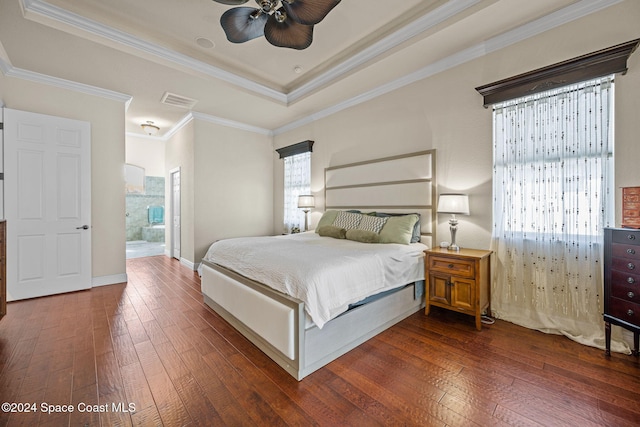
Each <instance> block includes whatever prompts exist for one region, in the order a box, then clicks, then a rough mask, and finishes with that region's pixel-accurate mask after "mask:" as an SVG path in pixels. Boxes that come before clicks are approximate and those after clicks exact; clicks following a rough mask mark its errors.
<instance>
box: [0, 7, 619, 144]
mask: <svg viewBox="0 0 640 427" xmlns="http://www.w3.org/2000/svg"><path fill="white" fill-rule="evenodd" d="M21 1H22V2H23V4H24V7H27V6H28V7H33V5H37V7H36V9H37V8H39V7H40V5H46V6H47V7H53V6H50V5H48V4H47V3H45V2H43V1H41V0H21ZM622 1H624V0H580V1H578V2H576V3H574V4H572V5H570V6H567V7H565V8H563V9H560V10H558V11H556V12H553V13H551V14H549V15H546V16H544V17H542V18H539V19H537V20H535V21H531V22H529V23H527V24H524V25H522V26H520V27H518V28H515V29H513V30H511V31H508V32H506V33H503V34H501V35H498V36H495V37H493V38H491V39H488V40H486V41H484V42H482V43H479V44H476V45H474V46H472V47H470V48H467V49H464V50H462V51H459V52H457V53H455V54H453V55H450V56H448V57H446V58H443V59H441V60H440V61H437V62H435V63H432V64H429V65H427V66H426V67H423V68H421V69H419V70H417V71H415V72H413V73H410V74H408V75H405V76H403V77H400V78H398V79H396V80H393V81H390V82H388V83H386V84H384V85H381V86H379V87H377V88H375V89H372V90H370V91H367V92H364V93H362V94H360V95H357V96H355V97H352V98H350V99H347V100H345V101H343V102H340V103H338V104H335V105H333V106H331V107H328V108H325V109H322V110H319V111H317V112H315V113H313V114H311V115H308V116H306V117H303V118H301V119H298V120H295V121H293V122H290V123H288V124H286V125H284V126H281V127H278V128H276V129H274V130H269V129H265V128H260V127H257V126H252V125H249V124H245V123H241V122H237V121H233V120H228V119H224V118H220V117H216V116H211V115H208V114H203V113H196V112H192V113H189V114H187V115H186V116H185V117H184V118H183V119H182V120H181V121H180V122H178V123H177V124H176V125H175V126H174V127H173V128H171V130H169V131H168V132H167V133H166V134H164V135H163V136H162V137H153V138H155V139H158V138H159V139H163V140H168V139H169V138H171V137H172V136H173V135H175V133H176V132H178V131H179V130H180V129H181V128H182V127H183V126H185V125H186V124H187V123H189V122H190V121H191V120H193V119H194V118H197V119H199V120H204V121H207V122H210V123H215V124H218V125H221V126H227V127H232V128H235V129H239V130H245V131H249V132H255V133H259V134H262V135H267V136H275V135H280V134H283V133H286V132H288V131H291V130H293V129H296V128H299V127H301V126H304V125H307V124H309V123H312V122H314V121H317V120H320V119H322V118H324V117H328V116H330V115H332V114H335V113H338V112H340V111H343V110H345V109H347V108H350V107H353V106H356V105H359V104H361V103H364V102H367V101H370V100H372V99H374V98H377V97H379V96H382V95H384V94H387V93H389V92H392V91H394V90H397V89H400V88H402V87H404V86H407V85H410V84H412V83H415V82H417V81H420V80H423V79H425V78H428V77H430V76H433V75H435V74H437V73H440V72H442V71H446V70H448V69H451V68H453V67H456V66H458V65H461V64H463V63H465V62H468V61H471V60H474V59H477V58H480V57H482V56H484V55H487V54H489V53H492V52H495V51H497V50H500V49H503V48H505V47H507V46H510V45H512V44H515V43H517V42H520V41H522V40H526V39H527V38H530V37H533V36H536V35H538V34H540V33H543V32H545V31H548V30H551V29H553V28H556V27H558V26H561V25H564V24H566V23H568V22H571V21H573V20H576V19H579V18H582V17H584V16H587V15H589V14H591V13H594V12H598V11H600V10H603V9H606V8H608V7H610V6H613V5H615V4H617V3H620V2H622ZM467 3H468V2H467ZM471 3H473V1H471ZM462 4H466V3H465V2H460V3H458V6H459V7H462ZM467 7H469V6H467ZM36 9H34V10H36ZM55 9H57V8H55ZM34 10H32V11H34ZM60 10H61V11H63V10H62V9H60ZM36 13H38V12H36ZM450 13H452V11H450ZM456 13H458V12H456ZM68 14H69V12H67V11H63V16H67V15H68ZM45 16H47V15H45ZM78 18H79V20H80V22H82V21H86V20H85V19H84V18H81V17H78ZM432 18H434V19H435V17H432ZM441 19H442V17H441ZM98 25H99V24H98ZM413 31H419V30H418V29H417V28H414V29H413ZM422 31H424V30H422ZM396 34H397V33H396ZM416 34H417V33H416ZM394 36H395V34H394ZM399 37H401V36H400V35H399ZM404 37H409V36H408V35H407V34H405V35H404ZM409 38H410V37H409ZM134 40H135V39H134ZM387 42H390V41H389V40H387ZM0 47H1V45H0ZM379 52H380V53H379V54H381V53H382V52H383V51H382V50H379ZM357 60H363V58H360V59H356V61H357ZM196 62H197V61H196ZM336 68H337V67H336ZM0 71H2V73H3V74H4V75H6V76H10V77H16V78H22V79H27V80H31V81H35V82H37V83H43V84H49V85H53V86H57V87H61V88H65V89H70V90H75V91H78V92H83V93H87V94H90V95H95V96H101V97H105V98H108V99H113V100H116V101H120V102H124V103H125V105H126V107H127V108H128V106H129V104H130V103H131V101H132V99H133V98H132V97H131V96H130V95H125V94H121V93H118V92H114V91H110V90H106V89H102V88H98V87H94V86H89V85H85V84H82V83H76V82H72V81H69V80H64V79H59V78H56V77H51V76H47V75H44V74H40V73H34V72H31V71H27V70H22V69H18V68H15V67H13V66H12V65H11V63H10V62H9V61H8V58H7V59H5V58H3V57H2V56H0ZM310 90H315V88H314V89H310ZM296 96H298V94H297V95H296ZM300 96H303V95H300ZM131 135H133V136H136V137H143V135H139V134H131Z"/></svg>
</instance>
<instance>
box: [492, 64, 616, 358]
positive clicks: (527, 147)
mask: <svg viewBox="0 0 640 427" xmlns="http://www.w3.org/2000/svg"><path fill="white" fill-rule="evenodd" d="M493 118H494V130H493V132H494V176H493V194H494V205H493V218H494V226H493V236H492V247H493V249H494V251H495V256H496V258H497V259H496V260H497V265H498V266H499V267H498V268H496V272H495V279H494V280H495V285H494V288H493V290H494V293H493V295H492V301H491V303H492V306H493V309H494V314H495V315H496V317H499V318H503V319H506V320H509V321H512V322H514V323H517V324H520V325H523V326H526V327H530V328H533V329H539V330H543V331H546V332H554V333H559V334H563V335H566V336H568V337H570V338H572V339H574V340H576V341H578V342H582V343H584V344H589V345H593V346H599V347H601V346H602V345H603V342H604V330H603V328H602V318H601V313H602V308H601V301H600V292H601V289H602V268H601V265H602V245H601V241H602V235H603V228H604V227H605V226H608V225H609V222H610V221H612V220H613V208H614V203H613V197H614V191H613V123H612V120H613V75H611V76H607V77H603V78H598V79H594V80H589V81H585V82H581V83H576V84H572V85H569V86H564V87H560V88H556V89H553V90H550V91H546V92H541V93H537V94H534V95H528V96H524V97H521V98H518V99H513V100H509V101H505V102H501V103H498V104H495V105H494V109H493Z"/></svg>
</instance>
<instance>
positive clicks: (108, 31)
mask: <svg viewBox="0 0 640 427" xmlns="http://www.w3.org/2000/svg"><path fill="white" fill-rule="evenodd" d="M21 4H22V9H23V11H24V15H25V17H26V18H28V17H29V14H30V13H33V14H36V15H39V16H41V17H44V18H48V19H51V20H53V21H55V22H57V23H61V24H63V25H65V26H70V27H73V28H76V29H78V30H81V31H83V32H86V33H89V34H91V35H93V36H97V37H98V38H101V39H106V40H108V41H110V42H112V43H116V44H119V45H122V46H126V47H128V48H133V49H135V50H138V51H141V52H142V53H144V54H147V55H151V56H154V57H156V58H160V59H162V60H165V61H169V62H171V63H173V64H177V65H179V66H182V67H186V68H189V69H191V70H194V71H196V72H199V73H203V74H206V75H209V76H211V77H214V78H217V79H220V80H222V81H225V82H228V83H231V84H233V85H236V86H239V87H242V88H244V89H247V90H249V91H252V92H255V93H257V94H260V95H262V96H266V97H268V98H271V99H273V100H275V101H278V102H280V103H283V104H286V103H287V96H286V94H284V93H282V92H279V91H277V90H275V89H272V88H270V87H267V86H265V85H262V84H259V83H256V82H254V81H253V80H250V79H247V78H244V77H240V76H238V75H236V74H233V73H230V72H228V71H225V70H223V69H221V68H218V67H214V66H213V65H210V64H207V63H205V62H202V61H198V60H196V59H193V58H191V57H190V56H187V55H183V54H181V53H178V52H175V51H173V50H171V49H166V48H164V47H162V46H160V45H157V44H155V43H150V42H147V41H144V40H142V39H140V38H137V37H135V36H133V35H131V34H128V33H125V32H124V31H120V30H117V29H115V28H112V27H109V26H107V25H103V24H101V23H99V22H96V21H93V20H91V19H88V18H85V17H82V16H80V15H78V14H75V13H73V12H69V11H68V10H65V9H62V8H60V7H58V6H54V5H51V4H49V3H47V2H45V1H43V0H21Z"/></svg>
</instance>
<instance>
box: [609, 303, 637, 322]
mask: <svg viewBox="0 0 640 427" xmlns="http://www.w3.org/2000/svg"><path fill="white" fill-rule="evenodd" d="M609 309H610V310H611V313H608V314H611V315H612V316H614V317H616V318H618V319H620V320H624V321H625V322H628V323H631V324H633V325H638V324H640V304H635V303H633V302H629V301H625V300H622V299H619V298H611V300H610V301H609Z"/></svg>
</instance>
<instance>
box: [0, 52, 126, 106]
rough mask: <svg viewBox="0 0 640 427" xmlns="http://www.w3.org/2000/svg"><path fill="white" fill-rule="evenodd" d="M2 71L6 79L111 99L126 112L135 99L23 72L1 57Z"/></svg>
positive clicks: (95, 87)
mask: <svg viewBox="0 0 640 427" xmlns="http://www.w3.org/2000/svg"><path fill="white" fill-rule="evenodd" d="M0 71H2V74H4V75H5V76H6V77H14V78H17V79H23V80H29V81H32V82H35V83H40V84H45V85H49V86H54V87H58V88H61V89H67V90H72V91H75V92H80V93H84V94H87V95H93V96H99V97H101V98H106V99H110V100H112V101H117V102H122V103H123V104H124V105H125V111H126V110H128V109H129V105H131V101H132V100H133V97H132V96H131V95H126V94H124V93H120V92H115V91H112V90H108V89H103V88H100V87H97V86H91V85H86V84H83V83H78V82H74V81H71V80H65V79H61V78H58V77H52V76H48V75H46V74H40V73H36V72H33V71H29V70H23V69H21V68H16V67H14V66H13V65H11V63H10V62H8V61H6V60H5V59H4V58H2V57H0Z"/></svg>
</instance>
